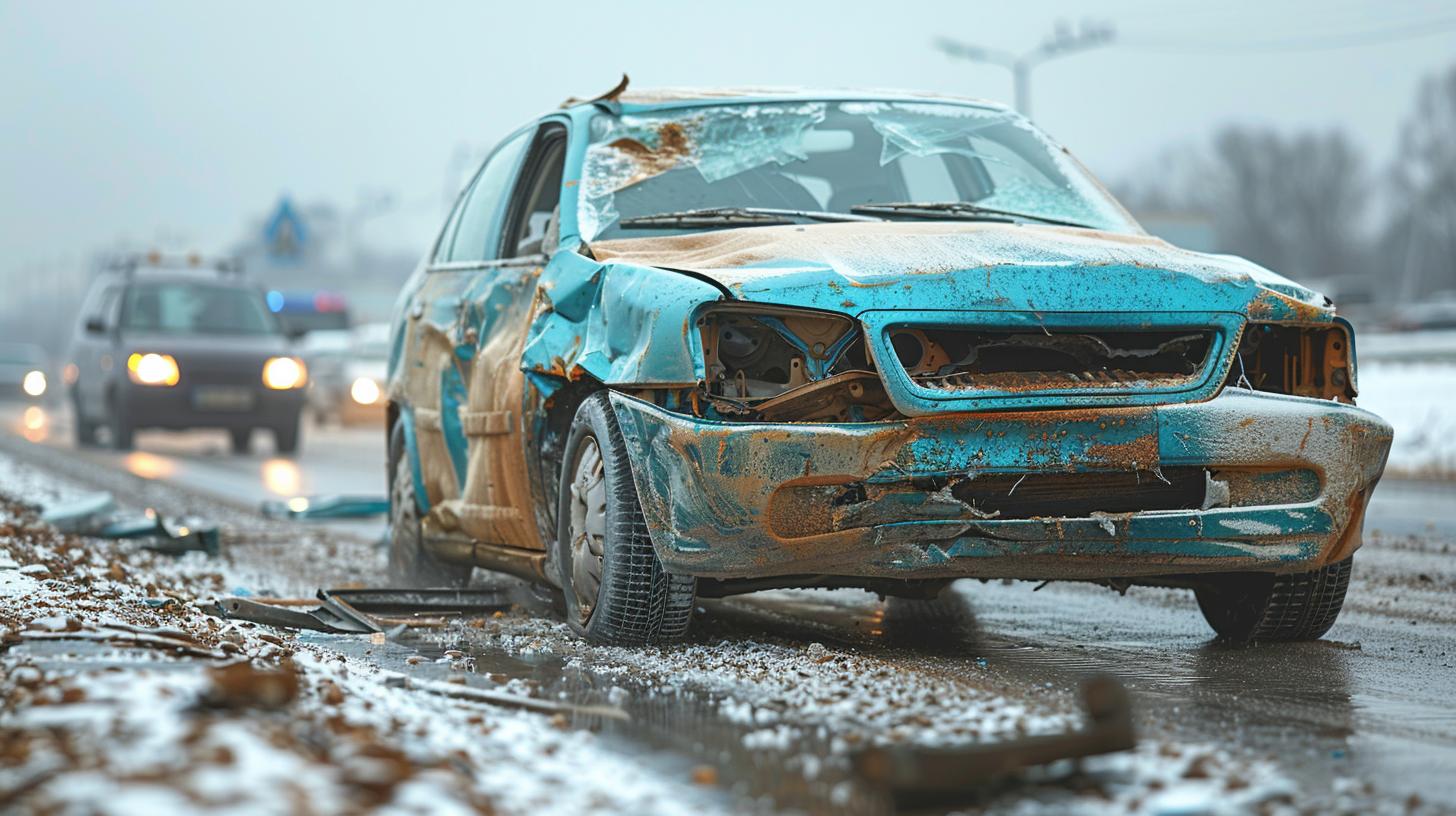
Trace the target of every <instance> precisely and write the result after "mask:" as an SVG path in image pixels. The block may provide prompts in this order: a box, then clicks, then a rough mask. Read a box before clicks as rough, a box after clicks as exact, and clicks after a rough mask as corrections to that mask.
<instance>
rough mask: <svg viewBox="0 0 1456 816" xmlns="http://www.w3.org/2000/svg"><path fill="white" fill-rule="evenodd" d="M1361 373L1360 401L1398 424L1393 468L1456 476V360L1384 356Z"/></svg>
mask: <svg viewBox="0 0 1456 816" xmlns="http://www.w3.org/2000/svg"><path fill="white" fill-rule="evenodd" d="M1357 376H1358V377H1359V385H1360V396H1359V398H1358V399H1357V400H1356V402H1357V403H1358V404H1359V406H1360V407H1361V408H1365V409H1367V410H1370V411H1373V412H1375V413H1376V414H1379V415H1380V416H1381V417H1384V418H1385V420H1386V421H1387V422H1389V423H1390V424H1391V426H1392V427H1394V428H1395V441H1394V443H1393V444H1392V445H1391V449H1390V460H1389V464H1388V465H1387V467H1386V470H1387V472H1389V473H1392V474H1399V475H1402V476H1428V477H1441V478H1456V399H1453V395H1456V365H1451V364H1443V363H1398V362H1384V361H1382V362H1378V363H1364V364H1362V365H1360V367H1359V370H1358V371H1357Z"/></svg>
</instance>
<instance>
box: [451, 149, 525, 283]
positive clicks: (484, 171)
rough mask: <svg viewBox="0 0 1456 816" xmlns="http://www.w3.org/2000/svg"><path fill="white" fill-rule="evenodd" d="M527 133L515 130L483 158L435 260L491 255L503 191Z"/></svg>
mask: <svg viewBox="0 0 1456 816" xmlns="http://www.w3.org/2000/svg"><path fill="white" fill-rule="evenodd" d="M531 135H532V131H529V130H527V131H524V132H522V133H519V134H517V135H516V136H514V137H512V138H511V139H510V141H508V142H506V143H505V144H503V145H501V146H500V147H499V148H497V149H496V151H495V152H494V153H492V154H491V156H490V158H488V159H486V160H485V166H484V167H482V168H481V170H480V173H479V174H478V175H477V176H476V177H475V183H474V184H473V185H471V187H470V192H469V193H467V194H466V197H465V200H464V201H463V202H462V203H461V205H460V211H459V213H458V215H457V216H456V218H455V221H456V223H455V228H454V229H455V234H454V236H453V237H452V238H451V243H450V248H449V250H448V251H443V249H444V248H443V247H442V252H441V253H440V256H439V257H438V258H437V259H438V260H440V261H445V262H450V263H462V262H470V261H484V260H486V259H489V258H494V257H495V239H496V237H497V236H498V235H499V234H500V219H501V215H502V213H503V212H504V211H505V202H506V193H507V191H508V190H509V189H510V184H511V179H512V177H513V176H514V175H515V171H516V165H518V164H520V162H521V154H522V153H523V152H525V149H526V145H527V144H529V143H530V141H531Z"/></svg>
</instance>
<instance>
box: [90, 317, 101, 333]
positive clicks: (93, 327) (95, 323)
mask: <svg viewBox="0 0 1456 816" xmlns="http://www.w3.org/2000/svg"><path fill="white" fill-rule="evenodd" d="M86 333H87V334H106V321H105V320H102V319H101V318H99V317H88V318H86Z"/></svg>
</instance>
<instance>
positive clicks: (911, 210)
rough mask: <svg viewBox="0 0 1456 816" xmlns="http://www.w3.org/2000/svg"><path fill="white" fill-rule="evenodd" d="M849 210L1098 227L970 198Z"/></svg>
mask: <svg viewBox="0 0 1456 816" xmlns="http://www.w3.org/2000/svg"><path fill="white" fill-rule="evenodd" d="M849 211H850V212H852V213H864V214H867V215H907V216H910V217H911V218H945V217H947V216H949V217H951V218H956V219H963V220H966V221H1004V222H1006V223H1008V224H1009V223H1014V219H1017V218H1024V219H1026V220H1028V221H1040V222H1042V223H1044V224H1056V225H1057V226H1061V227H1081V228H1082V229H1095V228H1094V227H1090V226H1088V225H1086V224H1079V223H1077V222H1076V221H1064V220H1062V219H1060V218H1048V217H1046V216H1044V215H1035V214H1033V213H1023V212H1016V211H1014V210H1002V209H998V208H996V207H983V206H981V205H980V204H972V203H970V202H969V201H897V202H890V203H887V204H856V205H854V206H853V207H850V208H849Z"/></svg>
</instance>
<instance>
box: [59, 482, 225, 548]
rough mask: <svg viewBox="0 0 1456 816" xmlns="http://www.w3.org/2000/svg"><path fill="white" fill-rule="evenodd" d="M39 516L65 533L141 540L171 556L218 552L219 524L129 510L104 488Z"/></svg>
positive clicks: (150, 511) (154, 511)
mask: <svg viewBox="0 0 1456 816" xmlns="http://www.w3.org/2000/svg"><path fill="white" fill-rule="evenodd" d="M40 519H41V521H44V522H45V523H47V524H49V525H51V526H52V527H55V528H56V530H57V531H59V532H62V533H73V534H76V535H85V536H96V537H99V538H134V539H139V540H140V541H141V542H142V546H143V547H145V548H146V549H149V550H155V551H157V552H164V553H168V554H170V555H180V554H181V553H184V552H192V551H194V550H195V551H199V552H205V553H207V554H208V555H210V556H212V555H217V553H218V531H217V525H215V524H211V523H208V522H205V521H201V520H199V519H195V518H190V517H183V518H177V519H169V518H166V517H164V516H162V515H161V514H160V513H158V512H157V511H156V510H154V509H152V508H150V507H148V508H147V509H146V510H145V511H144V512H142V513H141V514H135V513H126V512H123V511H122V510H120V509H118V508H117V506H116V499H115V498H114V497H113V496H112V495H111V494H110V493H107V492H104V491H102V492H97V493H88V494H86V495H85V496H82V497H80V498H78V499H76V500H75V501H70V502H63V503H61V504H57V505H51V506H49V507H46V508H43V509H42V511H41V515H40Z"/></svg>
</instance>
